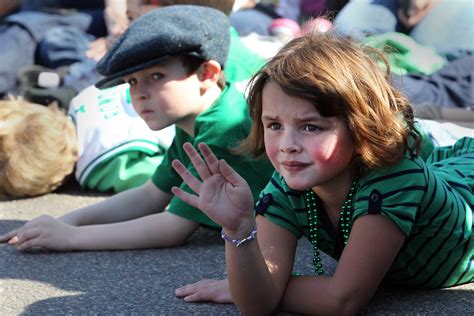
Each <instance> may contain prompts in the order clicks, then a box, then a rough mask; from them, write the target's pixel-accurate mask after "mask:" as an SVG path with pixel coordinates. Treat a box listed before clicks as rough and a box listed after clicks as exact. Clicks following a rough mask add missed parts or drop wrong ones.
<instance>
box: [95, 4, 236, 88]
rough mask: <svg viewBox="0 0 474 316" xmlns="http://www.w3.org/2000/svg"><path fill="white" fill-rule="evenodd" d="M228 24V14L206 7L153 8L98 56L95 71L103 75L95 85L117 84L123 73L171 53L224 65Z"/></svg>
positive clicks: (152, 64)
mask: <svg viewBox="0 0 474 316" xmlns="http://www.w3.org/2000/svg"><path fill="white" fill-rule="evenodd" d="M229 27H230V25H229V19H228V17H227V16H226V15H225V14H224V13H222V12H220V11H218V10H216V9H212V8H209V7H204V6H193V5H174V6H169V7H163V8H159V9H155V10H153V11H151V12H149V13H147V14H145V15H143V16H141V17H140V18H138V19H137V20H135V21H134V22H132V23H131V24H130V26H129V27H128V28H127V30H126V31H125V32H124V33H123V34H122V35H121V36H120V37H119V38H118V39H117V41H116V42H115V43H114V44H113V46H112V47H111V48H110V49H109V51H108V52H107V53H106V54H105V56H104V57H103V58H102V59H101V60H99V62H98V63H97V71H98V72H99V74H101V75H103V76H105V78H104V79H102V80H100V81H99V82H97V83H96V87H98V88H108V87H112V86H115V85H118V84H121V83H123V82H124V81H123V79H122V77H123V76H125V75H128V74H131V73H134V72H137V71H139V70H142V69H145V68H148V67H151V66H154V65H157V64H159V63H160V62H162V61H163V60H164V59H166V57H169V56H175V55H191V56H196V57H199V58H201V59H203V60H210V59H212V60H215V61H217V62H218V63H219V64H220V65H221V66H222V67H223V68H224V66H225V63H226V60H227V55H228V51H229V43H230V35H229Z"/></svg>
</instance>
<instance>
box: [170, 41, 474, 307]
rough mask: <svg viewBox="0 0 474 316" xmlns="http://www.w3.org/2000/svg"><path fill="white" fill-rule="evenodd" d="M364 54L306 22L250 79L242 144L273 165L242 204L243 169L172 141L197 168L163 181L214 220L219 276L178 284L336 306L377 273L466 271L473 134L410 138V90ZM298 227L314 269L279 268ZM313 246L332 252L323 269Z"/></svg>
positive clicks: (388, 277)
mask: <svg viewBox="0 0 474 316" xmlns="http://www.w3.org/2000/svg"><path fill="white" fill-rule="evenodd" d="M375 59H382V60H385V59H384V57H383V56H382V55H380V54H379V53H377V51H374V50H373V49H369V48H361V47H360V46H358V45H357V44H355V43H354V42H352V41H350V40H349V39H345V38H337V37H333V36H332V35H324V34H307V35H305V36H303V37H301V38H298V39H295V40H293V41H291V42H290V43H289V44H287V45H286V47H284V48H283V50H281V51H280V52H279V53H278V54H277V55H276V56H275V57H274V58H273V59H272V60H271V61H270V62H269V63H268V65H267V66H266V67H264V69H263V70H261V71H260V72H259V73H258V74H257V76H256V77H255V78H254V79H253V81H252V82H251V85H250V91H249V92H250V93H249V105H250V113H251V116H252V119H253V122H254V124H253V126H252V131H251V134H250V135H249V137H248V138H247V139H246V142H245V143H244V148H245V149H247V150H249V151H250V152H251V153H252V154H253V155H254V156H257V157H258V156H265V155H266V156H267V157H268V158H269V159H270V161H271V162H272V164H273V166H274V167H275V169H276V172H275V173H274V175H273V177H272V179H271V181H270V182H269V183H268V185H267V187H266V188H265V189H264V190H263V191H262V193H261V195H260V199H259V201H258V203H257V206H256V207H255V211H253V205H254V201H253V199H252V195H251V192H250V189H249V187H248V185H247V183H246V182H245V180H244V179H243V178H242V177H241V176H239V174H237V173H236V172H235V171H234V170H233V169H232V168H231V167H230V166H229V165H228V164H227V163H226V161H225V160H219V159H218V158H217V157H216V156H215V155H214V154H213V153H212V151H211V150H210V149H209V147H207V146H206V145H205V144H200V145H199V148H200V150H201V153H202V155H203V158H201V156H199V155H198V153H197V151H196V150H195V149H194V148H193V147H192V146H191V145H190V144H185V145H184V148H185V149H186V151H187V153H188V155H189V157H190V158H191V160H192V162H193V164H194V166H195V167H196V169H197V170H198V171H199V176H200V179H198V178H196V177H194V176H192V175H191V174H190V173H189V172H188V171H187V170H186V168H185V167H184V166H183V165H182V164H181V163H180V162H178V161H175V162H174V163H173V166H174V168H175V169H176V171H177V172H178V173H179V174H180V175H181V177H182V178H183V179H184V181H185V182H186V183H187V184H188V185H189V186H190V187H191V188H192V189H193V191H194V192H195V193H196V195H193V194H190V193H186V192H184V191H183V190H181V189H179V188H174V189H173V193H174V194H175V195H177V196H178V197H179V198H181V199H182V200H183V201H185V202H187V203H189V204H190V205H193V206H195V207H199V208H200V209H201V210H203V212H205V213H206V214H207V215H208V216H209V217H210V218H212V219H213V220H214V221H215V222H216V223H218V224H220V225H221V226H222V227H223V229H222V238H223V239H224V240H226V241H227V243H226V261H227V270H228V283H227V282H226V281H225V280H224V281H215V282H216V283H214V284H212V282H211V284H209V283H206V284H205V287H206V288H204V286H203V283H201V284H199V283H198V284H197V285H193V286H189V287H183V288H181V289H178V290H177V295H178V296H184V297H186V296H187V297H192V296H193V295H195V296H194V298H192V299H194V300H200V299H207V300H211V301H225V300H226V299H225V297H226V295H227V297H229V295H228V293H229V292H228V291H229V290H230V294H231V299H232V300H233V301H234V302H235V304H236V305H237V306H238V308H239V309H240V310H241V311H242V312H243V313H244V314H249V315H250V314H252V315H265V314H269V313H271V312H274V311H276V310H284V311H289V312H295V313H302V314H336V315H345V314H355V313H357V312H358V311H360V310H361V309H362V308H363V307H364V305H365V304H367V303H368V302H369V300H370V299H371V297H372V296H373V294H374V292H375V291H376V289H377V287H378V286H379V284H380V283H381V282H382V281H384V282H387V283H391V284H397V285H401V286H406V287H416V288H440V287H449V286H454V285H458V284H463V283H468V282H472V280H473V276H474V264H473V254H474V238H473V234H472V227H473V222H472V212H473V211H472V209H473V206H474V195H473V191H474V168H473V166H474V139H473V138H468V137H466V138H462V139H460V140H459V141H457V142H456V143H455V144H454V145H453V146H450V147H438V148H434V149H433V147H431V149H429V147H426V146H425V145H422V137H421V134H420V132H419V131H418V129H417V128H416V127H415V124H414V118H413V112H412V108H411V106H410V104H408V102H407V100H406V99H405V97H404V96H403V95H402V94H401V93H400V92H399V91H397V90H395V89H394V88H393V87H392V86H391V85H390V84H389V82H388V81H387V79H386V78H387V76H384V74H383V73H382V72H381V71H380V68H379V67H377V64H376V62H375V61H374V60H375ZM385 63H386V61H385ZM257 231H258V234H257ZM303 235H304V236H305V237H306V238H308V239H309V240H310V241H311V243H312V245H313V250H314V253H313V258H312V261H313V264H314V275H313V276H294V275H292V268H293V263H294V258H295V250H296V246H297V240H298V239H299V238H300V237H302V236H303ZM320 251H324V252H325V253H327V254H329V255H330V256H332V257H333V258H335V259H336V260H338V266H337V269H336V271H335V273H334V274H333V275H331V276H329V275H325V274H324V267H323V266H322V264H321V260H320V257H319V254H320ZM308 260H310V259H309V258H308ZM208 289H213V290H212V291H214V292H213V293H211V294H210V295H208V296H207V297H204V295H201V294H202V293H204V294H205V295H207V294H209V290H208ZM216 289H217V290H216ZM206 291H208V292H207V294H206ZM192 299H187V300H192Z"/></svg>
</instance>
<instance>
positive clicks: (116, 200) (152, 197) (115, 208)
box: [59, 181, 171, 226]
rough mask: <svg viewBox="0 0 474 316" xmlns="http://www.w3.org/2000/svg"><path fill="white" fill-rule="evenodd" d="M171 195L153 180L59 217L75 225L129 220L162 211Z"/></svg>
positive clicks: (62, 220) (64, 221)
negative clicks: (159, 187)
mask: <svg viewBox="0 0 474 316" xmlns="http://www.w3.org/2000/svg"><path fill="white" fill-rule="evenodd" d="M170 199H171V195H170V194H167V193H165V192H163V191H161V190H159V189H158V188H157V187H156V186H155V185H154V184H153V183H151V181H149V182H147V183H146V184H144V185H143V186H141V187H138V188H134V189H130V190H127V191H124V192H121V193H118V194H116V195H114V196H112V197H110V198H108V199H106V200H104V201H101V202H99V203H96V204H93V205H90V206H87V207H84V208H80V209H77V210H74V211H72V212H69V213H67V214H65V215H63V216H61V217H60V218H59V220H60V221H61V222H63V223H66V224H69V225H73V226H85V225H98V224H107V223H116V222H122V221H128V220H131V219H135V218H139V217H143V216H146V215H150V214H152V213H157V212H161V211H163V210H164V208H165V207H166V205H167V204H168V203H169V201H170Z"/></svg>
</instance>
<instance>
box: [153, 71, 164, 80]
mask: <svg viewBox="0 0 474 316" xmlns="http://www.w3.org/2000/svg"><path fill="white" fill-rule="evenodd" d="M151 77H152V78H153V80H159V79H161V78H163V75H162V74H160V73H158V72H155V73H153V74H152V75H151Z"/></svg>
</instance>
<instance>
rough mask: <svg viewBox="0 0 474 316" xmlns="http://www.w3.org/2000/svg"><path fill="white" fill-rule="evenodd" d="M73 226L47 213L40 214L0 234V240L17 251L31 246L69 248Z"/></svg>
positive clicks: (53, 248)
mask: <svg viewBox="0 0 474 316" xmlns="http://www.w3.org/2000/svg"><path fill="white" fill-rule="evenodd" d="M73 232H74V227H73V226H69V225H66V224H64V223H62V222H60V221H58V220H57V219H54V218H53V217H51V216H48V215H42V216H40V217H38V218H36V219H33V220H31V221H29V222H28V223H26V224H25V225H23V227H21V228H19V229H17V230H14V231H11V232H9V233H7V234H5V235H2V236H0V242H5V241H7V240H8V243H9V244H11V245H14V246H15V247H16V248H17V249H18V250H19V251H27V250H29V249H31V248H33V247H42V248H47V249H50V250H58V251H64V250H70V249H71V247H70V240H71V238H72V236H73Z"/></svg>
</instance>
